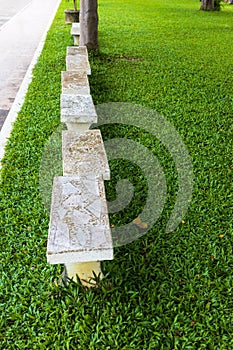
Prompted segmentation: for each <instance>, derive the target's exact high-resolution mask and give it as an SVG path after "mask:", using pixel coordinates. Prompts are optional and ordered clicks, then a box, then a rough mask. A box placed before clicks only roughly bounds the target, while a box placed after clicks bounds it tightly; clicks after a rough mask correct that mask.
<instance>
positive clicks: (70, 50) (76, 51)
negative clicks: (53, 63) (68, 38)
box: [66, 46, 88, 59]
mask: <svg viewBox="0 0 233 350" xmlns="http://www.w3.org/2000/svg"><path fill="white" fill-rule="evenodd" d="M76 55H83V56H86V57H87V59H88V51H87V47H86V46H78V47H77V46H67V48H66V56H76Z"/></svg>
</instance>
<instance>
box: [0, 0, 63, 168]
mask: <svg viewBox="0 0 233 350" xmlns="http://www.w3.org/2000/svg"><path fill="white" fill-rule="evenodd" d="M60 3H61V0H57V3H56V6H55V10H54V12H53V13H52V15H51V18H50V20H49V22H48V25H47V27H46V29H45V31H44V33H43V35H42V37H41V40H40V42H39V45H38V47H37V49H36V51H35V54H34V56H33V58H32V61H31V63H30V65H29V67H28V69H27V72H26V74H25V76H24V79H23V81H22V84H21V86H20V88H19V91H18V93H17V95H16V97H15V100H14V102H13V104H12V106H11V109H10V111H9V113H8V116H7V118H6V120H5V122H4V124H3V127H2V129H1V132H0V169H1V167H2V165H1V160H2V158H3V156H4V154H5V146H6V143H7V140H8V138H9V136H10V134H11V131H12V129H13V123H14V122H15V121H16V119H17V116H18V113H19V111H20V109H21V107H22V105H23V103H24V99H25V96H26V93H27V90H28V86H29V84H30V83H31V81H32V71H33V68H34V67H35V65H36V63H37V61H38V58H39V56H40V54H41V52H42V50H43V47H44V43H45V40H46V37H47V33H48V31H49V29H50V27H51V25H52V22H53V19H54V17H55V15H56V13H57V10H58V7H59V5H60Z"/></svg>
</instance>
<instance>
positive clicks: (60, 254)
mask: <svg viewBox="0 0 233 350" xmlns="http://www.w3.org/2000/svg"><path fill="white" fill-rule="evenodd" d="M66 68H67V71H66V72H62V94H61V122H64V123H66V125H67V129H68V130H67V131H63V134H62V157H63V176H60V177H56V178H54V184H53V192H52V205H51V214H50V225H49V237H48V245H47V261H48V262H49V263H50V264H65V274H64V276H63V277H64V279H65V282H66V280H67V277H68V278H70V279H73V280H74V281H76V277H77V275H78V277H79V278H80V280H81V282H82V284H84V285H86V286H88V287H90V286H91V285H92V284H91V283H92V282H90V280H92V281H93V283H94V284H95V276H98V275H99V276H100V278H102V277H103V274H102V271H101V266H100V261H102V260H112V259H113V243H112V238H111V231H110V226H109V220H108V213H107V203H106V198H105V190H104V180H109V179H110V170H109V166H108V160H107V156H106V152H105V148H104V143H103V140H102V137H101V133H100V131H99V130H88V129H89V128H90V126H91V124H93V123H97V114H96V110H95V106H94V103H93V100H92V97H91V95H90V87H89V82H88V78H87V74H90V73H91V69H90V65H89V61H88V52H87V48H86V47H80V46H79V47H77V46H70V47H67V56H66Z"/></svg>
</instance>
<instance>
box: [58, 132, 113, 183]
mask: <svg viewBox="0 0 233 350" xmlns="http://www.w3.org/2000/svg"><path fill="white" fill-rule="evenodd" d="M62 159H63V175H64V176H74V175H78V176H87V177H88V176H93V174H95V176H103V179H104V180H110V169H109V165H108V159H107V155H106V151H105V148H104V143H103V139H102V136H101V132H100V130H87V131H85V132H83V133H81V134H80V133H77V132H74V131H63V132H62Z"/></svg>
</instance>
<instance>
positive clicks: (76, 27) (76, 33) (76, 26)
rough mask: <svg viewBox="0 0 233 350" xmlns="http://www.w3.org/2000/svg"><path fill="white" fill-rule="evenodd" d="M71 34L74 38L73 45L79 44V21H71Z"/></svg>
mask: <svg viewBox="0 0 233 350" xmlns="http://www.w3.org/2000/svg"><path fill="white" fill-rule="evenodd" d="M70 33H71V35H72V36H73V39H74V45H79V39H80V23H72V27H71V31H70Z"/></svg>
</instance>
